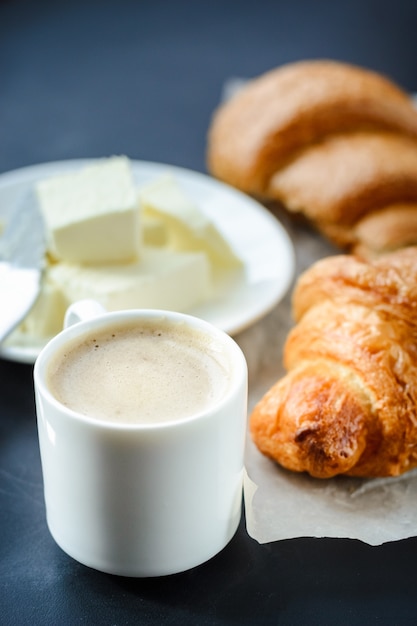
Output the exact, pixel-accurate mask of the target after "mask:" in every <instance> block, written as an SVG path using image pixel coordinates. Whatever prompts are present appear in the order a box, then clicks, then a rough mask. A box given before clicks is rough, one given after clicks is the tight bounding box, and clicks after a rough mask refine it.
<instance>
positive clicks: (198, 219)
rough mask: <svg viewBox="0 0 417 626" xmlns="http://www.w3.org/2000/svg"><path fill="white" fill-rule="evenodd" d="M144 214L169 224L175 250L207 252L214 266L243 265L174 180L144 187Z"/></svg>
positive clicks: (141, 193) (165, 178) (163, 179)
mask: <svg viewBox="0 0 417 626" xmlns="http://www.w3.org/2000/svg"><path fill="white" fill-rule="evenodd" d="M139 198H140V201H141V205H142V210H143V214H144V215H145V216H147V217H156V218H159V219H161V220H163V222H165V224H166V227H167V233H168V245H170V246H172V247H173V248H174V249H175V250H185V251H197V250H201V251H204V252H205V253H206V254H207V255H208V257H209V259H210V261H211V262H212V263H213V265H214V266H220V267H223V268H232V267H237V266H239V265H241V261H240V259H239V258H238V257H237V255H236V254H235V252H234V251H233V250H232V247H231V246H230V244H229V243H228V242H227V241H226V240H225V238H224V237H223V235H222V234H221V233H220V232H219V230H218V229H217V227H216V226H215V224H213V222H212V221H211V220H210V219H209V217H208V216H207V215H206V214H205V213H204V212H203V211H201V210H200V209H199V208H197V207H196V206H195V204H194V203H193V201H192V200H191V199H190V198H189V197H188V196H187V195H186V194H185V193H184V192H183V190H182V189H181V187H180V186H179V185H178V183H177V182H176V180H175V179H174V178H173V177H172V176H170V175H166V176H162V177H160V178H159V179H157V180H155V181H153V182H151V183H149V184H147V185H144V186H143V187H141V188H140V190H139Z"/></svg>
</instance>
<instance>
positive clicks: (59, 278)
mask: <svg viewBox="0 0 417 626" xmlns="http://www.w3.org/2000/svg"><path fill="white" fill-rule="evenodd" d="M51 277H52V279H53V281H54V282H55V284H56V285H58V286H59V287H60V288H61V289H62V291H63V293H64V294H65V297H66V299H67V300H68V301H70V302H74V301H76V300H81V299H83V298H93V299H94V300H97V301H98V302H100V303H101V304H102V305H103V306H104V307H105V308H106V309H107V310H109V311H115V310H119V309H132V308H158V309H172V310H176V311H186V310H188V309H190V308H192V307H193V306H196V305H197V304H200V303H202V302H204V301H205V300H206V299H207V298H208V297H210V295H211V275H210V265H209V262H208V260H207V257H206V255H205V254H204V253H202V252H195V253H191V252H190V253H180V252H175V251H173V250H167V249H165V248H152V247H144V248H143V250H142V256H141V259H140V261H139V262H137V263H131V264H127V265H119V264H117V265H103V266H84V267H81V266H77V265H71V264H68V263H57V264H56V265H55V266H54V267H52V268H51Z"/></svg>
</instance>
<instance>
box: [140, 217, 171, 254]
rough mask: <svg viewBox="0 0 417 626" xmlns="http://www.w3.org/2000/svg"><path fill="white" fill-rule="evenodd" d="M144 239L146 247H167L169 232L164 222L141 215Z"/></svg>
mask: <svg viewBox="0 0 417 626" xmlns="http://www.w3.org/2000/svg"><path fill="white" fill-rule="evenodd" d="M141 221H142V224H141V226H142V238H143V243H144V245H145V246H166V245H167V243H168V232H167V228H166V224H164V222H163V220H162V219H160V218H158V217H154V216H150V215H146V214H145V213H144V212H142V213H141Z"/></svg>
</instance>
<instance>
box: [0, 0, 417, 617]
mask: <svg viewBox="0 0 417 626" xmlns="http://www.w3.org/2000/svg"><path fill="white" fill-rule="evenodd" d="M416 27H417V3H416V2H415V0H410V1H409V2H406V1H402V0H396V1H395V2H394V1H392V0H391V2H389V3H388V2H385V1H384V0H383V1H382V2H381V0H358V1H356V0H353V1H350V2H348V1H344V0H342V1H340V0H339V1H338V2H336V1H334V0H316V1H315V2H308V1H307V0H304V1H303V0H291V2H290V1H289V0H287V2H283V1H281V0H274V1H272V0H271V1H263V0H258V1H253V2H239V1H235V2H230V1H228V0H221V1H219V0H211V1H210V2H198V1H196V2H186V1H184V0H173V1H171V2H169V0H165V1H163V0H152V1H148V2H142V1H140V0H137V1H129V0H118V1H114V2H112V1H109V0H102V1H101V2H99V1H97V2H94V1H92V0H73V1H72V2H69V1H68V2H65V1H61V2H57V1H51V2H43V1H38V2H36V1H33V2H29V1H27V2H24V1H22V0H15V1H12V0H9V1H7V0H6V1H5V0H0V173H1V172H6V171H8V170H11V169H15V168H20V167H23V166H26V165H31V164H35V163H40V162H45V161H55V160H60V159H68V158H80V157H100V156H108V155H111V154H121V153H124V154H127V155H128V156H129V157H131V158H136V159H144V160H149V161H159V162H163V163H171V164H175V165H179V166H183V167H187V168H191V169H193V170H198V171H202V172H204V171H205V146H206V131H207V128H208V125H209V122H210V116H211V114H212V111H213V109H214V108H215V106H216V105H217V103H218V101H219V99H220V94H221V90H222V86H223V84H224V82H225V80H226V79H228V78H230V77H232V76H237V77H252V76H255V75H257V74H260V73H262V72H264V71H266V70H267V69H269V68H272V67H274V66H276V65H279V64H282V63H286V62H289V61H294V60H298V59H303V58H318V57H327V58H333V59H339V60H344V61H349V62H353V63H357V64H360V65H364V66H368V67H370V68H373V69H376V70H378V71H381V72H384V73H386V74H388V75H389V76H391V77H392V78H393V79H395V80H396V81H397V82H398V83H400V84H401V85H402V86H403V87H405V88H406V89H408V90H410V91H414V90H416V91H417V53H416V52H417V28H416ZM0 307H1V294H0ZM416 530H417V520H416ZM416 563H417V540H416V539H414V538H412V539H408V540H405V541H399V542H396V543H391V544H385V545H382V546H379V547H370V546H368V545H365V544H362V543H360V542H358V541H349V540H335V539H333V540H331V539H308V538H300V539H294V540H291V541H282V542H278V543H274V544H267V545H259V544H258V543H256V542H255V541H254V540H252V539H251V538H250V537H249V536H248V535H247V533H246V529H245V524H244V520H242V524H241V527H240V529H239V531H238V533H237V535H236V536H235V537H234V539H233V540H232V542H231V543H230V544H229V545H228V546H227V547H226V548H225V550H224V551H223V552H222V553H221V554H219V555H218V556H217V557H215V558H214V559H213V560H211V561H210V562H209V563H207V564H205V565H202V566H200V567H198V568H196V569H195V570H192V571H189V572H186V573H184V574H180V575H176V576H171V577H166V578H159V579H142V580H141V579H125V578H118V577H113V576H109V575H105V574H101V573H99V572H96V571H93V570H90V569H88V568H86V567H84V566H82V565H79V564H78V563H76V562H75V561H73V560H72V559H71V558H69V557H67V556H66V555H65V554H64V553H63V552H62V551H61V550H60V549H59V548H58V547H57V546H56V545H55V543H54V542H53V540H52V538H51V537H50V535H49V532H48V530H47V527H46V522H45V511H44V503H43V493H42V477H41V469H40V460H39V451H38V443H37V434H36V423H35V409H34V401H33V384H32V366H31V365H26V364H21V363H15V362H9V361H6V360H0V624H5V625H8V624H17V625H23V624H42V625H44V624H45V625H47V624H53V625H62V624H64V625H65V624H71V625H73V624H108V625H122V624H202V625H203V624H320V625H325V624H329V625H330V624H332V625H333V624H349V625H350V624H390V625H391V624H415V623H417V582H416V578H415V571H416Z"/></svg>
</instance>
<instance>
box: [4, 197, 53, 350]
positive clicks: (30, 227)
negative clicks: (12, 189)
mask: <svg viewBox="0 0 417 626" xmlns="http://www.w3.org/2000/svg"><path fill="white" fill-rule="evenodd" d="M44 264H45V228H44V223H43V219H42V215H41V212H40V209H39V206H38V202H37V199H36V195H35V192H34V190H33V189H31V190H28V191H25V192H23V193H22V195H21V197H20V199H19V200H18V201H17V202H16V204H15V205H14V206H0V343H1V342H2V341H4V339H6V337H7V336H8V335H9V334H10V333H11V332H12V330H14V328H15V327H16V326H17V325H18V324H19V323H20V322H21V321H22V320H23V318H24V317H25V316H26V315H27V314H28V312H29V311H30V309H31V308H32V306H33V305H34V303H35V301H36V299H37V297H38V295H39V292H40V289H41V281H42V274H43V269H44Z"/></svg>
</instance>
